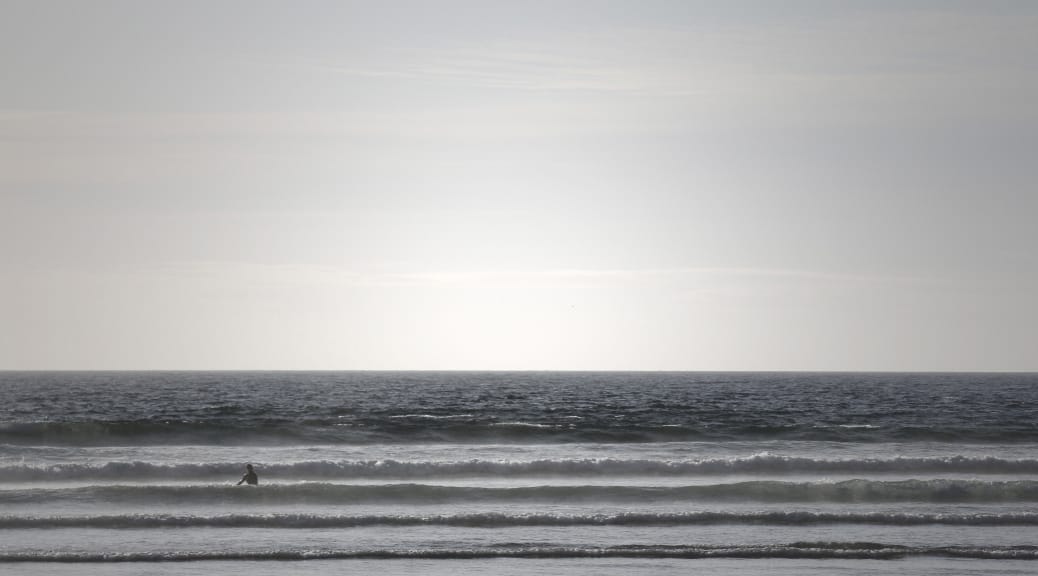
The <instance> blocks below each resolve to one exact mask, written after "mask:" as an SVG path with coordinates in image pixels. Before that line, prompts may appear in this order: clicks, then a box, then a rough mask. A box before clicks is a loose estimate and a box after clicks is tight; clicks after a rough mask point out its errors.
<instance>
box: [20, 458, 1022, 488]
mask: <svg viewBox="0 0 1038 576" xmlns="http://www.w3.org/2000/svg"><path fill="white" fill-rule="evenodd" d="M240 468H241V463H240V462H215V463H195V464H154V463H150V462H107V463H104V464H96V465H88V464H56V465H47V466H35V465H31V464H16V465H8V466H0V482H22V481H46V480H54V479H61V480H62V481H74V480H122V481H130V480H154V479H213V480H216V479H221V478H227V477H228V476H234V475H235V474H236V473H237V472H238V471H239V469H240ZM261 469H262V470H263V471H264V475H270V476H273V477H276V478H294V479H329V480H330V479H341V480H346V479H351V478H422V479H428V478H436V477H466V476H497V477H516V476H538V475H566V476H606V475H610V476H637V475H650V476H651V475H662V476H680V475H716V474H798V473H816V474H862V475H867V474H884V473H902V474H911V473H968V474H1038V459H1017V460H1014V459H1003V458H995V457H984V458H971V457H964V456H953V457H944V458H890V459H857V460H855V459H848V460H825V459H815V458H804V457H790V456H776V455H771V454H758V455H754V456H749V457H744V458H717V459H703V460H685V461H661V460H621V459H574V460H533V461H525V462H508V461H487V460H467V461H459V462H411V461H398V460H360V461H343V462H332V461H308V462H297V463H293V464H261Z"/></svg>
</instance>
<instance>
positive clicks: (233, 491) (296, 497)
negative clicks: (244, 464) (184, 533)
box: [0, 479, 1038, 505]
mask: <svg viewBox="0 0 1038 576" xmlns="http://www.w3.org/2000/svg"><path fill="white" fill-rule="evenodd" d="M63 499H70V500H79V501H92V502H112V503H126V502H138V503H140V502H143V503H163V502H168V503H184V502H192V501H193V502H221V503H223V502H262V503H265V504H301V503H324V504H340V505H345V504H354V503H369V502H386V501H399V502H409V503H414V504H423V503H442V502H457V501H465V502H473V501H521V500H530V501H580V500H584V501H615V502H653V501H663V502H666V501H731V500H737V501H756V502H866V503H867V502H944V503H955V502H966V503H968V502H1038V481H1033V480H1015V481H997V482H995V481H982V480H947V479H934V480H901V481H880V480H846V481H841V482H781V481H773V480H758V481H748V482H735V483H725V484H711V485H693V486H668V487H661V486H595V485H591V486H561V485H546V486H527V487H510V488H487V487H470V486H439V485H431V484H383V485H353V484H334V483H325V482H303V483H299V484H266V485H263V486H260V487H258V488H235V487H234V486H230V485H226V484H224V485H186V486H173V485H158V486H155V485H151V486H136V485H103V486H101V485H98V486H84V487H78V488H64V489H59V488H30V489H24V490H23V489H16V490H2V491H0V503H31V502H55V501H59V500H63Z"/></svg>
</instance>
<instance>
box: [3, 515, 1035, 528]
mask: <svg viewBox="0 0 1038 576" xmlns="http://www.w3.org/2000/svg"><path fill="white" fill-rule="evenodd" d="M714 524H758V525H776V526H809V525H816V524H872V525H888V526H924V525H945V526H1038V513H1009V514H898V513H884V512H875V513H842V512H833V513H828V512H801V511H786V512H751V513H732V512H688V513H635V512H631V513H624V514H591V515H576V514H572V515H571V514H519V515H516V514H501V513H490V512H488V513H478V514H458V515H431V516H416V515H386V516H382V515H368V516H326V515H314V514H228V515H223V516H192V515H173V514H157V515H143V514H140V515H125V516H120V515H106V516H58V517H22V516H0V530H12V529H51V528H103V529H153V528H200V527H204V528H279V529H307V528H358V527H366V526H455V527H470V528H508V527H516V526H697V525H714Z"/></svg>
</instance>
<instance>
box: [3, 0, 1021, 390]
mask: <svg viewBox="0 0 1038 576" xmlns="http://www.w3.org/2000/svg"><path fill="white" fill-rule="evenodd" d="M1036 29H1038V3H1036V2H1029V1H1020V2H1009V1H1000V0H983V1H979V0H978V1H975V2H959V1H954V0H948V1H911V0H905V1H899V2H888V1H883V0H875V1H861V2H849V1H839V0H831V1H796V0H791V1H784V2H772V1H770V0H761V1H755V2H751V1H741V0H735V1H727V0H726V1H724V2H721V1H716V2H703V1H695V0H673V1H665V0H638V1H633V0H632V1H610V0H596V1H591V0H587V1H580V0H551V1H540V0H524V1H522V2H515V1H509V2H505V1H495V0H437V1H435V2H432V1H419V0H414V1H398V0H387V1H379V2H375V1H370V2H350V1H327V2H324V1H313V0H294V1H291V2H289V1H283V2H271V1H263V0H259V1H255V0H248V1H246V0H242V1H219V0H217V1H209V0H206V1H196V0H178V1H176V2H158V1H149V0H142V1H137V0H127V1H109V0H92V1H90V2H81V1H77V0H69V1H54V0H31V1H23V0H0V71H2V74H0V369H46V370H50V369H84V370H85V369H200V370H207V369H283V370H296V369H343V370H350V369H356V370H383V369H385V370H411V369H437V370H439V369H459V370H463V369H472V370H481V369H491V370H498V369H500V370H891V371H899V370H927V371H929V370H948V371H960V370H982V371H983V370H1027V371H1033V370H1038V354H1036V353H1035V352H1036V350H1038V302H1036V296H1038V250H1036V248H1038V226H1035V225H1034V221H1035V218H1036V216H1038V186H1036V185H1038V156H1036V151H1038V106H1036V105H1035V102H1038V35H1036V34H1035V33H1034V31H1035V30H1036Z"/></svg>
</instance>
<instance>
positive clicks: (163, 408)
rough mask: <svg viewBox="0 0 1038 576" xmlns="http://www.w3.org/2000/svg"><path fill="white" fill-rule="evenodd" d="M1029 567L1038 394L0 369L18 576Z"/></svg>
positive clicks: (440, 375)
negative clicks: (244, 481) (247, 480)
mask: <svg viewBox="0 0 1038 576" xmlns="http://www.w3.org/2000/svg"><path fill="white" fill-rule="evenodd" d="M248 463H251V464H252V465H253V466H254V468H255V470H256V472H257V473H258V475H259V484H258V486H248V485H241V486H236V485H235V484H236V483H237V482H238V481H239V480H240V479H241V478H242V475H243V473H244V471H245V465H246V464H248ZM1035 560H1038V374H1017V373H1006V374H975V373H955V374H936V373H935V374H918V373H865V374H857V373H731V372H727V373H704V372H695V373H669V372H668V373H657V372H645V373H593V372H0V573H3V574H18V575H21V574H27V575H43V574H47V575H63V574H69V575H72V574H76V575H80V574H84V573H89V574H105V575H126V574H140V573H145V572H146V573H148V574H149V575H152V576H154V575H167V574H168V575H172V574H177V575H180V574H199V573H205V574H207V575H210V576H224V575H232V574H243V575H244V574H248V575H250V576H257V575H264V574H302V575H327V574H342V573H363V574H368V573H371V574H423V575H441V574H442V575H448V574H449V575H451V576H463V575H467V574H485V573H489V572H493V573H496V574H561V573H565V574H575V575H595V576H602V575H603V574H625V575H636V576H637V575H649V574H653V575H656V574H689V573H695V574H699V575H704V574H707V575H708V574H761V575H763V574H768V575H769V576H775V575H787V574H788V575H793V574H858V573H868V574H891V575H893V574H897V575H898V576H913V575H923V574H926V575H933V574H992V575H994V574H999V575H1005V574H1034V573H1036V572H1038V562H1036V561H1035Z"/></svg>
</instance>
